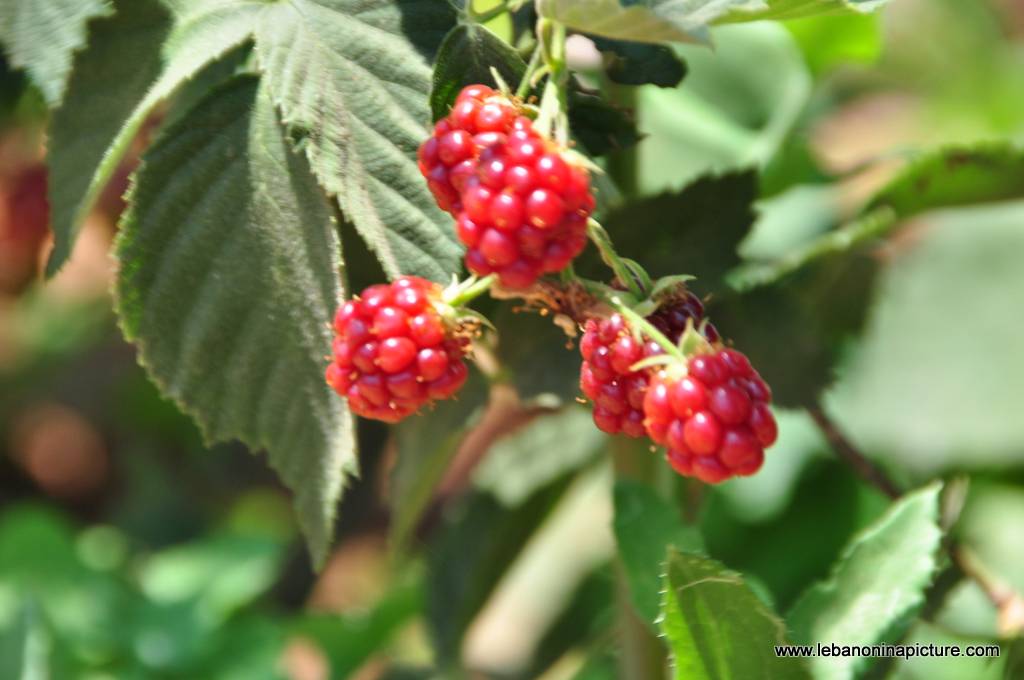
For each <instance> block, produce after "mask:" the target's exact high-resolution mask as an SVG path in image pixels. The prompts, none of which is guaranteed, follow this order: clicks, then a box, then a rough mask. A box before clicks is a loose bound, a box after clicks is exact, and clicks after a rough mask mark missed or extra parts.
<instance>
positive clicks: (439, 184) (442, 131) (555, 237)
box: [419, 85, 594, 289]
mask: <svg viewBox="0 0 1024 680" xmlns="http://www.w3.org/2000/svg"><path fill="white" fill-rule="evenodd" d="M419 167H420V171H421V172H422V173H423V176H424V177H426V179H427V185H428V186H429V187H430V191H431V193H433V195H434V198H435V199H436V200H437V204H438V205H439V206H440V207H441V208H442V209H444V210H447V211H448V212H450V213H452V214H453V215H455V218H456V232H457V234H458V236H459V240H461V241H462V243H463V244H465V246H466V249H467V250H466V266H467V268H468V269H469V270H470V271H472V272H473V273H474V274H478V275H480V276H485V275H487V274H491V273H495V274H497V276H498V279H499V281H500V282H501V284H502V285H503V286H505V287H506V288H513V289H522V288H527V287H529V286H530V285H532V284H533V283H534V282H535V281H536V280H537V279H538V278H539V277H540V276H541V275H542V274H545V273H552V272H558V271H561V270H562V269H565V267H566V266H568V264H569V263H570V262H571V261H572V259H573V258H575V257H576V256H577V255H579V254H580V252H581V251H582V250H583V247H584V246H585V245H586V241H587V233H586V232H587V219H588V218H589V216H590V213H591V212H592V211H593V209H594V197H593V195H592V194H591V191H590V176H589V174H588V173H587V170H586V169H585V168H583V167H582V166H580V165H578V164H575V163H573V162H571V159H570V158H569V157H568V155H567V154H566V152H565V149H563V148H561V147H560V146H559V145H557V144H556V143H555V142H554V141H552V140H550V139H548V138H546V137H544V136H543V135H541V134H540V133H539V132H538V131H537V130H536V129H535V128H534V126H533V122H532V121H531V120H530V119H529V118H527V117H525V116H523V115H520V111H519V109H518V107H517V105H516V104H515V103H514V102H513V101H512V100H510V99H509V98H508V97H506V96H505V95H503V94H501V93H498V92H495V91H494V90H492V89H491V88H489V87H486V86H484V85H470V86H468V87H466V88H464V89H463V90H462V92H460V93H459V96H458V98H457V99H456V101H455V106H454V107H453V108H452V110H451V112H450V113H449V114H448V116H447V117H445V118H443V119H441V120H440V121H438V122H437V124H436V125H435V126H434V134H433V136H431V137H430V138H429V139H427V140H426V141H425V142H424V143H423V144H422V145H421V146H420V149H419Z"/></svg>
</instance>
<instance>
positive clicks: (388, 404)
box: [326, 276, 468, 422]
mask: <svg viewBox="0 0 1024 680" xmlns="http://www.w3.org/2000/svg"><path fill="white" fill-rule="evenodd" d="M440 295H441V288H440V286H438V285H437V284H435V283H433V282H431V281H427V280H426V279H421V278H419V277H415V276H403V277H400V278H398V279H395V281H393V282H392V283H390V284H379V285H375V286H370V287H369V288H367V289H366V290H364V291H363V292H362V294H361V295H358V296H356V297H354V298H353V299H351V300H348V301H346V302H345V303H344V304H342V305H341V307H340V308H339V309H338V312H337V314H336V315H335V317H334V332H335V336H336V337H335V340H334V350H333V357H332V360H331V363H330V365H328V367H327V374H326V377H327V383H328V384H329V385H330V386H331V387H332V388H334V390H335V391H336V392H337V393H338V394H340V395H341V396H342V397H345V398H346V399H347V400H348V405H349V408H350V409H352V412H353V413H355V414H357V415H360V416H363V417H364V418H373V419H376V420H384V421H387V422H397V421H399V420H402V419H403V418H405V417H407V416H409V415H411V414H413V413H415V412H416V411H418V410H419V409H420V407H422V406H423V405H424V404H428V403H430V402H432V401H435V400H438V399H447V398H449V397H451V396H452V395H454V394H455V392H457V391H458V390H459V388H460V387H462V385H463V383H464V382H465V381H466V377H467V375H468V370H467V368H466V364H465V363H464V361H463V355H464V354H465V349H466V341H465V340H464V339H462V338H458V337H455V336H454V335H453V334H452V332H451V329H450V328H449V326H448V324H447V323H446V322H445V320H444V319H443V318H442V317H441V315H440V314H439V313H438V311H437V309H436V308H435V306H434V303H435V302H436V301H438V300H439V299H440Z"/></svg>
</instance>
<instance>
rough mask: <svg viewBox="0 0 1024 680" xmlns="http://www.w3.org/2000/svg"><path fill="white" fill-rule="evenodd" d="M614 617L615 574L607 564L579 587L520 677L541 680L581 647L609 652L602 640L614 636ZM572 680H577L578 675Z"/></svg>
mask: <svg viewBox="0 0 1024 680" xmlns="http://www.w3.org/2000/svg"><path fill="white" fill-rule="evenodd" d="M617 614H618V612H617V611H616V607H615V574H614V572H613V570H612V568H611V565H610V564H606V565H604V566H602V567H600V568H598V569H595V570H594V571H593V572H591V573H590V574H589V575H588V576H587V577H586V578H585V579H583V581H582V582H581V583H580V584H579V586H578V587H577V588H576V590H575V591H574V592H573V594H572V597H571V598H569V603H568V605H567V606H566V607H565V609H563V610H562V613H561V614H559V615H558V618H557V619H555V621H554V622H553V623H552V624H551V626H550V627H549V628H548V630H547V631H546V632H545V633H544V636H543V637H542V638H541V639H540V640H539V641H538V642H537V646H536V649H535V651H534V653H533V659H532V660H531V662H530V665H529V668H528V669H527V670H526V671H524V672H523V673H521V674H520V676H519V677H522V678H539V677H543V675H544V671H546V670H548V669H550V668H552V667H553V666H555V665H556V664H557V663H558V660H559V659H561V658H564V657H565V655H567V654H570V655H572V654H574V651H575V650H578V649H579V648H581V647H583V648H588V647H595V648H600V649H602V650H603V651H604V652H608V651H609V650H608V648H607V646H606V644H605V640H607V637H606V636H607V635H612V634H614V633H613V630H614V626H615V623H616V615H617ZM582 672H583V671H582V670H581V671H580V673H582ZM573 677H574V678H577V679H578V678H580V674H579V673H578V674H577V675H575V676H573ZM611 677H612V678H614V677H615V676H614V675H612V676H611Z"/></svg>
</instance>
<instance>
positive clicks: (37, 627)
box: [0, 593, 51, 680]
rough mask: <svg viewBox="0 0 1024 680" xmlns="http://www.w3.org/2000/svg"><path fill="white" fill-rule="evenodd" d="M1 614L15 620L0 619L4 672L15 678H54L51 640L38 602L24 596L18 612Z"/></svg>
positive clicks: (0, 667)
mask: <svg viewBox="0 0 1024 680" xmlns="http://www.w3.org/2000/svg"><path fill="white" fill-rule="evenodd" d="M11 595H12V596H14V595H15V594H14V593H11ZM12 604H13V603H12ZM0 613H2V614H13V617H12V618H13V619H14V620H13V621H12V620H10V619H8V620H6V621H4V620H0V675H2V676H3V677H5V678H11V679H12V680H14V679H17V680H47V679H48V678H50V677H51V669H50V660H49V658H48V657H49V652H50V646H51V640H50V635H49V632H48V631H47V630H46V627H45V625H44V623H43V621H42V620H41V618H42V617H41V616H40V612H39V607H38V606H37V605H36V603H35V602H34V601H33V600H32V598H31V597H22V598H21V602H20V606H19V607H18V608H17V611H15V612H3V611H0Z"/></svg>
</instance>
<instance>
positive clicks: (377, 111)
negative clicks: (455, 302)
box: [256, 0, 462, 281]
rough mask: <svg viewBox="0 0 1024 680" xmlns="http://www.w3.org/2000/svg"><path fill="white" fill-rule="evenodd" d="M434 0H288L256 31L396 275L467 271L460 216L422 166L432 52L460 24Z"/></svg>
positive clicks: (350, 207) (322, 161)
mask: <svg viewBox="0 0 1024 680" xmlns="http://www.w3.org/2000/svg"><path fill="white" fill-rule="evenodd" d="M449 9H450V8H449V7H448V5H447V4H446V3H442V2H433V1H430V0H406V1H404V2H391V1H388V0H373V1H371V2H357V1H356V0H320V1H319V2H317V1H315V0H290V1H288V2H280V3H277V4H273V5H269V6H267V7H266V8H265V11H264V14H263V16H262V18H261V21H260V23H259V27H258V29H257V33H256V53H257V57H258V60H259V65H260V70H261V71H262V73H263V77H264V79H265V80H266V82H267V86H268V87H269V89H270V92H271V93H272V95H273V98H274V102H275V104H276V105H277V106H278V108H279V109H280V110H281V112H282V118H283V119H284V121H285V122H286V124H287V126H288V128H289V130H290V131H291V133H292V135H293V136H295V137H298V138H302V139H303V140H304V144H305V149H306V154H307V156H308V157H309V161H310V166H311V167H312V169H313V173H314V174H315V175H316V177H317V179H318V180H319V181H320V184H321V185H322V186H323V187H324V188H325V189H326V190H327V192H328V193H329V194H330V195H332V196H335V197H337V199H338V202H339V204H340V205H341V209H342V210H343V211H344V213H345V217H346V218H347V219H348V220H349V221H351V222H352V223H353V224H354V225H355V227H356V229H357V230H358V231H359V233H360V234H361V235H362V237H363V238H364V239H365V240H366V242H367V244H368V245H369V246H370V248H371V249H372V250H373V251H374V253H375V254H376V256H377V258H378V259H379V260H380V262H381V265H382V266H383V268H384V270H385V272H386V273H387V274H388V275H389V276H396V275H398V274H400V273H407V274H418V275H421V276H426V277H429V278H432V279H435V280H438V281H441V280H447V279H448V278H449V277H450V276H451V274H452V272H457V271H459V270H460V263H459V260H460V257H461V252H462V250H461V248H460V246H459V245H458V243H457V241H456V238H455V232H454V229H453V224H452V220H451V218H450V217H449V216H448V215H446V214H445V213H443V212H442V211H441V210H440V208H438V207H437V205H436V204H435V202H434V198H433V197H432V196H431V194H430V191H429V190H428V189H427V185H426V183H425V182H424V181H423V177H422V176H421V175H420V172H419V169H418V168H417V166H416V149H417V147H418V146H419V144H420V142H422V141H423V139H424V138H425V137H426V135H427V129H426V124H427V123H428V122H429V120H430V111H429V109H428V106H427V102H428V96H429V93H430V76H431V73H430V68H429V66H428V65H427V59H426V56H425V54H424V52H426V53H427V54H428V55H429V54H430V53H431V51H432V49H433V47H434V46H436V45H437V44H438V43H439V42H440V40H441V38H442V37H443V36H444V34H445V33H447V31H448V29H449V28H450V27H451V25H452V23H453V15H452V14H451V13H450V12H449V11H448V10H449Z"/></svg>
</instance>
